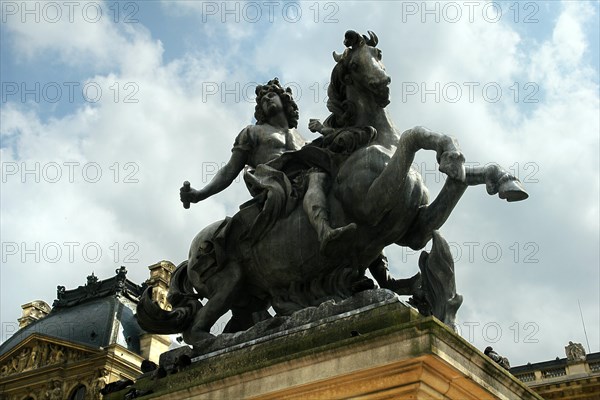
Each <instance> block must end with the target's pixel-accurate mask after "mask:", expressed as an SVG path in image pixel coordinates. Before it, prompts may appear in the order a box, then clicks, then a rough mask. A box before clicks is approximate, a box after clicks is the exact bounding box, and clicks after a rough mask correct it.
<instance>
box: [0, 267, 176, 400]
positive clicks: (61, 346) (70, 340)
mask: <svg viewBox="0 0 600 400" xmlns="http://www.w3.org/2000/svg"><path fill="white" fill-rule="evenodd" d="M174 268H175V266H174V265H173V264H171V263H170V262H167V261H162V262H160V263H157V264H154V265H151V266H150V267H149V269H150V279H149V280H148V281H147V282H146V283H144V284H143V285H137V284H135V283H134V282H132V281H130V280H129V279H127V270H126V269H125V267H121V268H119V269H117V270H116V271H115V272H116V274H115V276H113V277H111V278H108V279H106V280H98V278H97V277H96V276H95V275H94V274H92V275H90V276H88V278H87V282H86V284H85V285H83V286H80V287H78V288H76V289H73V290H67V289H66V288H65V287H64V286H58V288H57V298H56V300H55V301H54V304H53V305H52V307H50V306H49V305H48V304H46V303H45V302H43V301H40V300H37V301H32V302H29V303H27V304H24V305H23V306H22V308H23V315H22V317H21V318H19V327H20V329H19V330H18V331H17V332H16V333H15V334H14V335H13V336H11V337H10V338H9V339H8V340H6V341H5V342H4V343H2V345H0V399H1V400H42V399H44V400H46V399H50V400H59V399H60V400H65V399H69V400H71V399H73V400H82V399H101V398H102V396H101V394H100V389H102V388H103V387H104V386H105V385H106V384H108V383H111V382H115V381H118V380H121V379H135V378H136V377H137V376H139V375H140V373H141V370H140V366H141V363H142V361H143V360H145V359H147V360H150V361H153V362H156V363H158V356H159V355H160V354H161V353H162V352H164V351H166V350H167V349H168V348H169V345H170V343H171V342H170V339H169V337H165V336H161V335H154V334H149V333H147V332H145V331H144V330H143V329H141V328H140V326H139V325H138V323H137V321H136V319H135V317H134V312H135V306H136V304H137V302H138V299H139V297H140V296H141V294H142V292H143V290H144V289H145V287H146V286H147V285H152V286H154V287H155V288H156V289H155V290H154V292H155V296H157V300H161V299H162V298H163V297H164V296H165V295H166V288H167V285H166V284H165V282H168V281H169V279H170V274H171V272H173V270H174Z"/></svg>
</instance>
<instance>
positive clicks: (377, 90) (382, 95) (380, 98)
mask: <svg viewBox="0 0 600 400" xmlns="http://www.w3.org/2000/svg"><path fill="white" fill-rule="evenodd" d="M371 92H372V93H373V96H374V97H375V102H376V103H377V105H378V106H379V107H382V108H383V107H385V106H387V105H388V104H390V84H389V82H386V83H383V84H381V85H377V86H375V85H372V86H371Z"/></svg>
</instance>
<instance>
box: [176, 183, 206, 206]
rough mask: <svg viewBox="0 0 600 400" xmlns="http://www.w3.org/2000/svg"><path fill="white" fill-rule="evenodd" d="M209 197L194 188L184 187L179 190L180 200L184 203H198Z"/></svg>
mask: <svg viewBox="0 0 600 400" xmlns="http://www.w3.org/2000/svg"><path fill="white" fill-rule="evenodd" d="M206 197H207V196H205V195H203V193H202V192H201V191H199V190H195V189H192V188H186V187H185V186H182V187H181V189H179V198H180V199H181V202H182V203H197V202H199V201H202V200H204V199H206Z"/></svg>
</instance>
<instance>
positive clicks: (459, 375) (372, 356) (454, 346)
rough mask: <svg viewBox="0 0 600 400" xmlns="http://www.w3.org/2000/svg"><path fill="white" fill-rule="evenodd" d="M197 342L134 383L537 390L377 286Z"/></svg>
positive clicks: (408, 393)
mask: <svg viewBox="0 0 600 400" xmlns="http://www.w3.org/2000/svg"><path fill="white" fill-rule="evenodd" d="M204 345H205V346H197V347H196V348H195V349H191V348H189V347H187V346H186V347H182V348H179V349H175V350H172V351H170V352H167V353H165V354H163V356H162V357H161V369H163V370H162V372H161V373H156V372H154V373H147V374H145V375H142V376H141V377H140V378H139V379H138V380H137V382H136V384H135V388H136V389H138V390H152V392H153V394H152V395H150V396H151V398H153V399H170V400H171V399H200V398H203V399H204V398H214V399H217V398H218V399H237V398H261V399H305V398H327V399H330V398H351V397H352V398H354V397H361V396H368V397H369V398H402V399H404V398H412V399H420V398H423V399H425V398H427V399H430V398H432V399H433V398H445V399H461V400H463V399H473V400H475V399H477V400H481V399H516V398H518V399H540V397H539V396H537V395H536V394H535V393H533V392H532V391H530V390H529V389H528V388H527V387H526V386H525V385H524V384H523V383H521V382H520V381H519V380H517V379H516V378H514V377H513V376H512V375H511V374H510V373H508V372H507V371H506V370H504V369H503V368H501V367H500V366H498V365H497V364H496V363H494V362H493V361H491V360H490V359H489V358H488V357H486V356H485V355H484V354H483V353H481V352H480V351H479V350H477V349H476V348H475V347H473V346H472V345H471V344H470V343H468V342H467V341H466V340H464V339H463V338H461V337H460V336H458V335H457V334H456V333H455V332H453V331H452V330H451V329H449V328H448V327H447V326H446V325H444V324H443V323H441V322H440V321H439V320H437V319H436V318H435V317H423V316H421V315H419V314H418V313H417V312H416V310H414V309H413V308H411V307H410V306H408V305H407V304H405V303H403V302H401V301H399V300H398V298H397V296H395V295H394V294H393V293H392V292H390V291H387V290H382V289H379V290H368V291H365V292H361V293H359V294H357V295H356V296H354V297H353V298H351V299H348V300H345V301H343V302H340V303H334V302H326V303H323V304H322V305H321V306H319V307H313V308H309V309H305V310H302V311H299V312H297V313H295V314H293V315H292V316H291V317H287V318H281V319H279V318H277V319H273V320H269V321H264V322H262V323H259V324H258V325H256V326H255V327H253V328H252V329H251V330H248V331H246V332H241V333H237V334H232V335H222V336H219V337H217V338H213V339H210V340H207V341H206V342H205V343H204ZM182 360H185V362H184V361H182ZM190 361H191V362H190ZM125 392H126V391H124V392H121V393H115V394H111V395H110V396H108V397H106V398H107V399H117V398H118V399H122V398H123V394H124V393H125ZM119 396H120V397H119Z"/></svg>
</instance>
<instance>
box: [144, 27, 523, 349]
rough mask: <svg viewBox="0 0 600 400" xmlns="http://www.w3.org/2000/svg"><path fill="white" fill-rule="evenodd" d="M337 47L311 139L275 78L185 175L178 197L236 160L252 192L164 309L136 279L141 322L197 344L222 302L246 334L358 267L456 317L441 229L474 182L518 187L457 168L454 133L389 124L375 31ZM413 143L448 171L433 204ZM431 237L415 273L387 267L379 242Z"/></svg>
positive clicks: (322, 293) (514, 190) (355, 288)
mask: <svg viewBox="0 0 600 400" xmlns="http://www.w3.org/2000/svg"><path fill="white" fill-rule="evenodd" d="M343 44H344V47H345V48H344V51H343V52H342V53H339V54H338V53H334V63H333V67H332V72H331V78H330V84H329V86H328V92H327V94H328V101H327V109H328V113H330V114H329V116H328V117H327V119H325V121H324V122H323V123H321V122H320V121H319V120H318V119H311V120H310V122H309V126H308V129H309V130H311V131H312V132H319V133H320V134H321V135H322V136H321V137H319V138H318V139H316V140H314V141H313V142H310V143H308V142H307V141H306V140H305V139H304V138H303V137H302V135H301V134H300V132H299V130H298V129H297V128H298V120H299V110H298V105H297V104H296V102H295V101H294V98H293V93H292V90H291V89H290V88H284V87H282V86H281V84H280V82H279V80H278V79H277V78H275V79H272V80H270V81H269V82H267V83H266V84H264V85H258V86H257V87H256V91H255V93H256V105H255V108H254V117H255V119H256V124H254V125H249V126H247V127H245V128H243V129H242V130H241V132H240V133H239V134H238V135H237V137H236V139H235V141H234V145H233V148H232V152H231V156H230V159H229V161H228V162H227V164H226V166H225V167H224V168H221V169H220V170H219V172H218V173H217V174H216V175H215V177H214V178H213V179H212V180H211V182H209V183H208V184H207V185H206V186H205V187H203V188H201V189H194V188H192V187H191V184H190V182H188V181H185V182H184V184H183V186H182V187H181V189H180V193H179V197H180V200H181V202H182V203H183V207H184V208H190V204H193V203H198V202H200V201H202V200H204V199H206V198H208V197H210V196H212V195H214V194H216V193H218V192H220V191H222V190H224V189H225V188H227V187H228V186H229V185H230V184H231V182H233V180H235V178H236V177H237V176H238V174H239V173H240V172H242V171H244V181H245V183H246V186H247V187H248V191H249V193H250V195H251V197H252V198H251V200H249V201H246V202H245V203H243V204H242V205H241V206H240V210H239V211H238V212H237V213H236V214H235V215H233V216H232V217H226V218H224V219H222V220H220V221H216V222H214V223H213V224H211V225H209V226H207V227H206V228H204V229H202V230H201V231H200V232H199V233H198V234H197V235H196V237H195V238H194V239H193V240H192V244H191V247H190V251H189V254H188V259H187V260H185V261H183V262H182V263H181V264H180V265H179V266H178V267H177V269H176V270H175V271H174V272H173V275H172V277H171V282H170V289H169V293H168V295H167V300H168V302H169V303H170V304H171V305H172V310H171V311H168V310H164V309H163V308H161V306H160V305H159V304H158V303H159V302H161V303H162V301H163V300H162V298H161V297H155V294H154V293H153V288H152V287H148V288H147V289H146V291H145V292H144V294H143V295H142V297H141V299H140V302H139V303H138V307H137V318H138V322H139V323H140V326H141V327H142V328H143V329H145V330H146V331H148V332H152V333H159V334H174V333H181V334H182V337H183V339H184V340H185V341H186V342H187V343H188V344H193V345H198V344H199V343H201V342H202V341H203V340H205V339H206V338H207V337H211V336H212V335H210V333H209V332H210V329H211V327H212V326H213V325H214V324H215V322H216V321H217V320H218V318H220V317H221V316H222V315H224V314H225V313H226V312H227V311H229V310H231V313H232V317H231V319H230V321H229V323H228V324H227V326H226V327H225V329H224V332H225V333H234V332H239V331H244V330H247V329H249V328H250V327H252V326H253V325H254V324H256V323H258V322H261V321H265V320H269V319H270V318H273V316H272V315H270V314H269V312H268V310H269V308H270V307H272V308H273V309H274V310H275V312H276V313H277V316H289V315H291V314H293V313H294V312H297V311H299V310H302V309H305V308H307V307H312V306H318V305H319V304H321V303H323V302H325V301H328V300H335V301H341V300H344V299H348V298H351V297H352V296H354V295H355V294H356V293H358V292H360V291H363V290H367V289H372V288H373V287H374V285H375V283H374V282H373V281H372V280H370V279H369V278H368V277H367V276H366V275H365V274H366V271H367V270H369V271H370V272H371V275H372V276H373V277H375V279H376V280H377V284H378V285H379V286H380V287H381V288H384V289H389V290H393V291H394V292H396V293H398V294H403V295H412V296H414V298H413V300H414V304H416V305H417V307H418V308H419V310H421V311H422V312H424V313H426V314H431V315H434V316H435V317H437V318H439V319H440V320H443V321H444V322H446V323H447V324H448V325H450V326H453V325H454V322H455V316H456V312H457V309H458V307H459V306H460V304H461V302H462V297H461V296H460V294H458V293H457V291H456V287H455V279H454V273H455V269H454V264H453V262H452V258H451V255H449V254H450V253H449V250H448V245H447V243H446V241H445V240H444V239H443V238H442V236H441V234H440V233H439V231H438V230H439V229H440V228H441V227H442V225H443V224H444V223H445V222H446V220H447V219H448V217H449V216H450V214H451V212H452V210H453V209H454V207H455V206H456V205H457V203H458V202H459V200H460V198H461V196H462V195H463V194H464V192H465V191H466V190H467V188H468V187H470V186H477V185H482V186H485V189H486V191H487V193H488V194H489V195H498V197H499V198H500V199H504V200H507V201H511V202H512V201H520V200H524V199H526V198H527V197H528V194H527V193H526V192H525V189H524V188H523V186H522V185H521V183H520V181H519V180H518V179H517V178H516V177H515V176H513V175H511V174H510V173H509V172H507V171H506V170H505V169H504V168H502V167H501V166H499V165H498V164H495V163H483V164H484V166H481V167H470V168H466V167H465V157H464V155H463V154H462V152H461V150H460V148H459V145H458V142H457V140H456V139H454V138H453V137H451V136H448V135H445V134H442V133H438V132H434V131H431V130H429V129H426V128H423V127H420V126H417V127H414V128H411V129H408V130H405V131H400V130H398V129H397V128H396V126H399V125H398V124H397V123H394V122H393V121H392V119H391V116H390V115H389V114H388V111H387V109H386V107H387V105H388V104H389V103H390V98H391V97H390V83H391V78H390V76H389V75H388V73H387V72H386V70H385V67H384V65H383V63H382V51H381V49H379V48H378V47H377V46H378V44H379V39H378V37H377V35H375V33H373V32H371V31H368V34H367V35H361V34H359V33H358V32H356V31H352V30H350V31H347V32H346V33H345V35H344V38H343ZM319 79H321V78H319ZM420 150H427V151H431V152H432V153H434V155H435V157H436V159H437V161H438V163H439V170H440V172H442V173H443V174H445V175H446V176H447V179H446V183H445V185H444V187H443V188H442V189H441V191H440V192H439V194H438V196H437V197H436V198H435V199H431V200H432V201H430V199H429V195H428V191H427V188H426V186H425V183H424V180H423V179H422V177H421V176H420V173H419V172H418V171H417V170H415V169H414V168H413V167H412V166H411V163H412V161H411V160H413V159H414V157H415V154H416V152H418V151H420ZM432 155H433V154H432ZM186 160H193V157H188V158H186ZM194 161H196V162H202V160H194ZM190 168H191V169H193V168H196V167H195V166H194V165H190ZM484 217H485V216H483V215H482V218H484ZM432 238H433V242H434V249H433V250H432V252H431V253H426V252H425V253H423V256H422V257H421V261H420V269H421V275H422V279H421V276H415V277H413V278H408V279H395V278H393V277H390V275H389V270H388V269H387V266H386V265H387V263H386V261H385V256H384V254H383V249H384V248H385V247H386V246H390V245H400V246H404V247H410V248H411V249H413V250H419V249H423V248H424V247H425V246H426V245H427V244H428V243H429V242H430V241H431V240H432ZM202 299H208V300H207V301H206V302H204V303H202V302H201V300H202Z"/></svg>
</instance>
